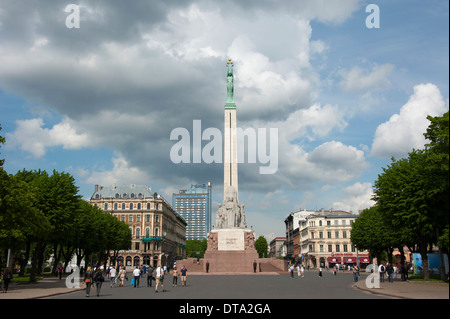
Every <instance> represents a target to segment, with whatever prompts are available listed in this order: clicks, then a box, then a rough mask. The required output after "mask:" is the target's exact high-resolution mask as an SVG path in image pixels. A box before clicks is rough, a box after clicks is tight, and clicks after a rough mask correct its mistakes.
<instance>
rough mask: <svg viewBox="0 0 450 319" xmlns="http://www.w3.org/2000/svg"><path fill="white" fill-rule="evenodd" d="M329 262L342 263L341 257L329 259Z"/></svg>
mask: <svg viewBox="0 0 450 319" xmlns="http://www.w3.org/2000/svg"><path fill="white" fill-rule="evenodd" d="M328 262H329V263H334V264H337V263H340V262H341V257H328Z"/></svg>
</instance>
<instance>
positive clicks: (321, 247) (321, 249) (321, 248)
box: [319, 245, 323, 253]
mask: <svg viewBox="0 0 450 319" xmlns="http://www.w3.org/2000/svg"><path fill="white" fill-rule="evenodd" d="M319 249H320V252H321V253H323V245H320V246H319Z"/></svg>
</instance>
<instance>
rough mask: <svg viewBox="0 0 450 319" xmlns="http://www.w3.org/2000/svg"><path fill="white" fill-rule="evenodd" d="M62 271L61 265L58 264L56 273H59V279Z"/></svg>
mask: <svg viewBox="0 0 450 319" xmlns="http://www.w3.org/2000/svg"><path fill="white" fill-rule="evenodd" d="M62 273H63V267H62V266H61V265H59V267H58V275H59V279H61V277H62Z"/></svg>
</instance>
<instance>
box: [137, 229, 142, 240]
mask: <svg viewBox="0 0 450 319" xmlns="http://www.w3.org/2000/svg"><path fill="white" fill-rule="evenodd" d="M140 237H141V229H140V228H136V238H140Z"/></svg>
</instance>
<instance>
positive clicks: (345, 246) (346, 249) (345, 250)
mask: <svg viewBox="0 0 450 319" xmlns="http://www.w3.org/2000/svg"><path fill="white" fill-rule="evenodd" d="M347 251H348V248H347V245H345V244H344V253H346V252H347Z"/></svg>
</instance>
